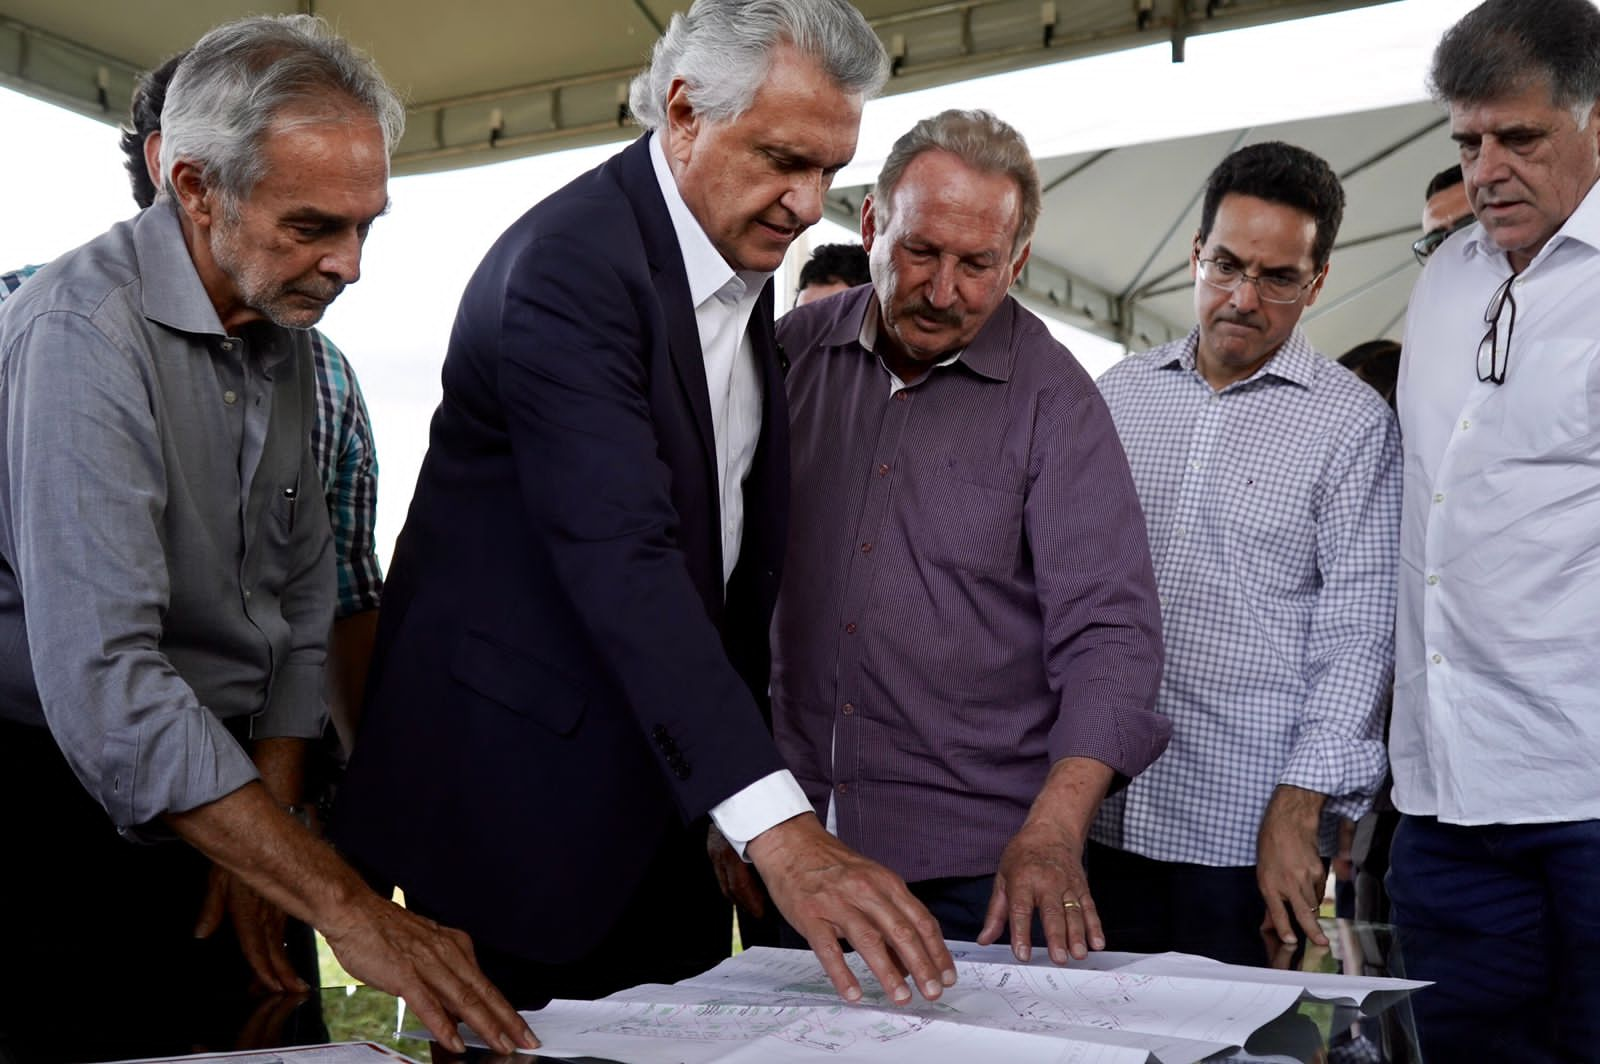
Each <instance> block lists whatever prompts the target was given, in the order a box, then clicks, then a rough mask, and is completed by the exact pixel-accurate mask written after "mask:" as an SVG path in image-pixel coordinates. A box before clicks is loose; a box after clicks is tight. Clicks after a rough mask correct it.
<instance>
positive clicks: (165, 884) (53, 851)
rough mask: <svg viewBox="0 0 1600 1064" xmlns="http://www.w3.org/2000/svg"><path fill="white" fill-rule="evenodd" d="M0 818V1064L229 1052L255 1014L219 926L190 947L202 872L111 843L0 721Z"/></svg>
mask: <svg viewBox="0 0 1600 1064" xmlns="http://www.w3.org/2000/svg"><path fill="white" fill-rule="evenodd" d="M0 809H5V810H7V812H8V813H9V817H8V824H7V829H6V839H5V847H6V849H5V857H4V860H3V861H0V912H3V913H4V914H5V917H6V932H5V937H4V939H3V940H0V941H3V945H0V1061H28V1062H30V1064H31V1062H35V1061H37V1062H45V1061H79V1060H113V1059H126V1058H129V1057H144V1056H166V1055H169V1054H179V1053H191V1052H195V1051H196V1049H197V1048H205V1049H232V1048H234V1044H235V1041H236V1036H237V1033H238V1031H239V1030H240V1029H241V1028H243V1027H244V1026H245V1025H246V1024H247V1023H248V1022H249V1020H250V1019H251V1017H252V1016H253V1015H254V1014H255V1013H256V1011H257V1009H258V1007H259V1006H260V1005H261V1004H262V1002H261V1001H260V999H253V998H251V997H250V996H249V995H248V993H247V991H248V989H249V987H250V984H251V981H252V976H251V973H250V970H249V966H248V965H247V964H246V963H245V961H244V958H243V955H242V954H241V953H240V950H239V947H238V943H237V940H236V939H235V938H234V936H233V932H232V928H231V927H230V926H228V925H227V924H226V922H225V923H224V926H223V927H222V928H221V929H219V930H218V931H217V933H216V934H214V935H212V937H210V938H208V939H196V938H195V937H194V925H195V920H196V918H197V917H198V916H199V912H200V904H201V900H202V899H203V898H204V896H205V890H206V885H207V880H208V877H209V874H210V867H211V866H210V862H209V861H208V860H207V859H206V858H205V857H204V856H202V855H201V854H200V853H198V852H196V851H195V850H194V849H192V848H191V847H189V846H188V845H186V844H184V843H182V842H178V841H171V842H165V843H160V844H156V845H141V844H136V843H132V842H129V841H127V840H126V839H124V838H122V837H121V836H119V835H118V834H117V832H116V829H115V828H113V827H112V825H111V821H110V819H109V818H108V817H107V816H106V813H105V811H104V810H103V809H101V808H100V806H99V805H98V804H97V803H96V802H95V801H94V800H93V799H92V798H90V797H89V795H88V793H87V792H86V791H85V790H84V789H83V787H82V785H81V784H80V783H79V782H78V780H77V777H75V776H74V775H73V774H72V771H71V769H70V768H68V766H67V763H66V760H65V758H63V757H62V755H61V752H60V750H59V749H58V748H57V747H56V745H55V741H54V740H53V739H52V738H51V737H50V734H49V732H47V731H45V730H44V729H42V728H33V727H28V726H24V725H18V724H12V723H9V722H0ZM301 941H302V943H303V945H304V946H305V947H306V948H307V949H308V950H309V958H307V957H306V956H305V955H304V954H302V955H301V956H300V957H297V958H294V959H295V960H296V967H297V970H300V971H301V972H302V975H303V976H304V975H306V973H308V972H309V973H310V975H309V979H308V981H310V982H311V984H312V985H313V986H315V985H316V976H315V970H316V950H315V945H314V944H313V943H312V942H311V941H310V936H309V934H307V935H306V936H305V937H304V938H303V939H302V940H301ZM307 963H308V964H309V968H307V967H304V965H306V964H307ZM313 997H314V995H313ZM296 1022H299V1021H296ZM310 1028H311V1029H310V1030H308V1032H307V1038H308V1039H309V1040H310V1041H313V1042H314V1041H319V1040H325V1038H326V1036H325V1032H320V1030H319V1028H320V1023H319V1022H312V1023H311V1024H310ZM319 1034H321V1037H320V1038H319V1037H317V1035H319Z"/></svg>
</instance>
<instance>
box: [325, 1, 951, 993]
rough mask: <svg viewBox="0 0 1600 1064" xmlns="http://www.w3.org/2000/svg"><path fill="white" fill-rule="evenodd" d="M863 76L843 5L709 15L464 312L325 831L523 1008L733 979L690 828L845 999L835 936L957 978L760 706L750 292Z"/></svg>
mask: <svg viewBox="0 0 1600 1064" xmlns="http://www.w3.org/2000/svg"><path fill="white" fill-rule="evenodd" d="M885 66H886V64H885V59H884V55H883V50H882V46H881V44H879V42H878V40H877V38H876V37H875V36H874V35H873V33H872V31H871V29H870V28H869V27H868V26H867V24H866V23H865V21H864V20H863V19H862V18H861V16H860V14H859V13H857V12H856V11H855V10H854V9H853V8H851V7H850V6H849V4H848V3H846V2H845V0H825V2H818V0H699V2H697V3H696V4H695V5H694V6H693V7H692V8H691V10H690V12H689V13H688V14H687V15H686V16H677V17H674V19H673V21H672V24H671V25H670V26H669V28H668V30H667V32H666V34H665V36H664V37H663V38H662V40H661V41H660V42H659V43H658V44H657V46H656V51H655V55H654V57H653V60H652V64H651V67H650V69H649V70H647V71H646V72H645V73H643V74H641V75H640V76H639V78H638V79H637V80H636V81H635V83H634V87H633V100H632V103H633V108H634V112H635V114H636V115H637V116H638V117H639V120H640V121H641V123H642V124H643V125H645V126H646V127H647V128H648V129H649V130H650V131H651V132H650V133H648V134H647V135H646V136H645V137H644V138H642V139H640V140H639V141H638V142H636V143H635V144H633V145H632V146H631V147H629V148H627V149H626V150H625V151H623V152H622V153H621V154H619V155H617V156H616V157H614V158H613V159H611V160H610V161H609V162H607V163H606V164H604V165H603V166H601V167H600V168H599V169H597V170H595V171H593V172H591V173H589V174H586V175H584V176H583V177H580V178H578V179H577V180H576V181H574V182H573V183H572V184H571V185H569V186H567V187H566V188H565V189H563V190H561V191H560V192H558V193H556V194H555V195H553V196H551V197H550V198H549V199H547V200H545V201H544V202H543V203H541V204H539V205H538V206H537V207H535V208H534V209H533V210H531V211H530V212H528V214H526V215H525V216H524V217H523V218H522V219H521V220H519V221H518V222H517V223H516V224H515V225H513V226H512V227H511V229H510V230H508V231H507V232H506V234H505V235H504V236H503V237H501V239H500V240H499V242H498V243H497V244H496V245H495V246H494V248H493V249H492V250H491V251H490V252H489V254H488V256H487V258H486V259H485V260H484V262H483V264H482V265H481V266H480V267H479V269H478V271H477V273H476V274H475V275H474V277H473V279H472V281H471V283H470V284H469V285H468V287H467V290H466V294H465V295H464V297H463V298H462V302H461V309H460V312H459V314H458V316H457V319H456V324H455V329H454V333H453V335H452V337H451V341H450V350H449V354H448V356H447V357H446V359H445V365H444V399H443V402H442V403H441V405H440V407H439V410H438V412H437V413H436V415H435V417H434V421H433V427H432V437H431V441H430V445H429V450H428V455H427V459H426V460H425V462H424V464H423V468H422V471H421V474H420V477H419V479H418V483H417V489H416V496H415V498H414V499H413V502H412V505H411V511H410V514H409V516H408V517H407V520H406V526H405V530H404V532H403V533H402V535H401V537H400V539H399V542H398V544H397V546H396V551H395V557H394V564H393V566H392V572H391V576H390V582H389V585H388V587H387V589H386V594H385V599H384V609H383V615H382V619H381V622H380V629H379V634H378V646H377V650H376V653H375V656H374V662H373V673H372V676H371V680H370V683H369V688H368V690H369V700H368V707H367V711H366V714H365V717H364V720H363V730H362V732H361V735H360V738H359V740H358V743H357V747H356V752H355V756H354V759H353V761H352V764H351V766H350V771H349V775H348V778H347V780H346V783H345V788H344V794H343V800H342V806H341V808H340V810H339V812H338V816H337V826H336V834H337V837H338V839H339V841H340V843H341V844H342V845H343V846H344V847H345V849H346V850H347V851H348V852H350V853H351V854H352V855H353V856H354V857H355V858H356V859H357V860H358V861H359V862H361V863H362V864H363V865H365V866H366V867H368V868H369V869H370V870H371V871H372V872H373V873H375V874H376V875H380V876H383V877H385V878H392V879H393V880H394V881H396V882H398V883H399V884H400V886H401V887H403V888H404V890H405V892H406V898H407V901H408V904H410V905H411V906H412V907H413V908H415V909H417V910H419V911H420V912H423V913H425V914H427V915H430V916H433V917H435V918H437V919H439V920H441V921H447V922H449V923H451V924H453V925H455V926H459V927H463V928H465V929H466V930H467V931H468V932H469V933H470V934H471V935H472V937H473V939H474V941H475V943H476V944H477V949H478V956H479V959H480V961H481V962H482V964H483V967H484V969H485V970H486V971H487V972H488V973H490V975H491V977H492V978H493V979H494V980H495V982H496V984H497V985H498V986H500V987H501V989H502V990H503V991H504V992H505V993H506V994H507V996H508V997H510V998H511V999H512V1000H513V1002H514V1003H516V1004H518V1005H522V1006H527V1005H533V1004H537V1003H539V1002H540V1001H541V1000H542V999H545V998H549V997H551V996H557V995H559V996H563V997H585V996H598V995H601V994H605V993H608V992H610V991H613V990H616V989H618V988H619V987H621V986H627V985H631V984H633V983H637V982H641V981H659V982H667V981H671V980H676V979H679V978H683V977H685V976H688V975H690V974H692V973H694V972H696V971H699V970H702V969H704V968H706V967H708V966H709V965H711V964H714V963H715V962H716V961H717V960H718V959H720V958H721V957H723V956H726V954H727V946H728V937H729V926H730V921H729V907H728V905H727V903H726V902H725V901H723V900H722V899H721V898H720V897H719V895H718V891H717V888H716V883H715V880H714V878H713V875H712V871H711V868H710V864H709V862H708V860H707V856H706V834H705V832H706V826H707V824H706V818H707V816H708V815H709V817H710V818H711V819H712V820H713V821H714V822H715V823H716V825H717V827H719V828H720V829H721V832H722V834H723V835H725V836H727V838H728V840H729V842H731V843H732V844H733V846H734V848H735V849H736V850H738V851H740V852H741V853H743V854H745V855H746V856H747V857H748V859H750V860H751V861H753V863H754V864H755V865H756V867H757V869H758V870H759V871H760V872H761V874H762V876H763V877H764V878H765V880H766V882H767V885H768V888H769V889H770V890H771V893H772V895H773V899H774V901H775V902H776V903H777V906H778V908H779V909H780V911H782V912H783V914H784V915H785V916H786V917H787V918H788V919H789V921H790V923H791V924H793V925H794V926H795V927H796V928H797V929H798V930H799V931H800V932H801V933H802V934H804V935H805V936H806V937H807V939H808V940H809V941H810V942H811V943H812V945H813V947H814V948H815V949H816V951H817V953H818V955H819V957H821V959H822V961H823V964H824V966H825V967H826V968H827V969H828V971H829V974H830V976H831V977H832V979H833V981H834V983H835V985H836V986H837V988H838V989H839V992H840V993H841V995H843V996H845V997H846V998H847V999H851V1000H853V999H854V998H856V997H858V996H859V995H860V989H859V987H858V986H857V984H856V981H855V979H854V978H853V977H852V976H851V975H850V974H849V971H848V969H847V968H846V967H845V964H844V959H843V955H842V953H841V951H840V948H839V944H838V938H839V937H840V936H843V937H845V938H847V939H849V940H850V941H851V942H852V943H853V944H854V945H855V946H856V947H857V948H858V949H859V950H860V952H861V954H862V956H863V957H864V958H866V959H867V960H868V962H869V963H870V964H871V966H872V970H873V972H874V973H875V974H876V975H877V976H878V978H879V979H880V980H881V981H882V982H883V983H884V985H885V987H886V988H889V989H890V992H891V994H892V995H893V996H894V997H895V999H896V1000H909V998H910V990H909V989H908V988H907V986H906V982H905V979H906V976H907V975H908V974H909V975H911V976H913V977H914V979H915V981H916V984H917V987H918V989H920V990H921V991H922V992H923V993H924V994H925V995H926V996H928V997H937V996H938V994H939V991H940V987H941V985H949V984H950V983H951V982H953V980H954V974H955V973H954V965H953V963H952V962H951V960H950V957H949V954H948V952H947V951H946V949H945V947H944V945H943V942H942V940H941V939H940V935H939V930H938V925H937V923H936V922H935V921H934V920H933V919H932V917H931V916H929V915H928V913H927V911H926V910H925V909H923V908H922V906H921V905H920V904H919V903H918V902H917V901H916V900H915V899H913V898H912V897H911V895H910V894H909V892H908V891H907V890H906V889H905V886H904V884H903V883H902V882H901V881H900V880H899V879H898V877H896V876H895V875H894V874H893V873H891V872H889V871H888V870H887V869H885V868H883V867H882V866H880V865H877V864H875V863H874V862H871V861H868V860H866V859H865V858H863V857H861V856H859V855H858V854H856V853H854V852H853V851H851V850H849V849H848V848H846V847H844V846H843V845H842V844H841V843H839V842H838V841H837V840H836V839H834V838H833V837H832V836H830V835H828V834H827V833H826V832H825V831H824V830H823V829H822V826H821V825H820V823H818V821H817V819H816V817H815V816H814V815H813V814H812V812H811V811H810V805H809V803H808V802H807V801H806V799H805V797H804V795H803V794H802V793H801V792H800V791H799V788H798V786H797V785H796V784H795V782H794V779H793V777H792V776H790V775H789V773H788V771H787V770H786V769H784V768H783V765H782V762H781V761H780V759H779V756H778V754H777V751H776V749H775V747H774V745H773V742H772V739H771V737H770V733H769V730H768V727H767V724H766V723H765V721H764V719H763V713H762V710H761V709H760V708H758V706H759V704H760V703H762V702H763V701H764V699H765V691H766V688H767V682H768V658H767V629H768V623H769V620H770V617H771V612H772V605H773V601H774V597H775V594H776V591H777V583H778V575H779V568H780V564H781V558H782V554H783V547H784V536H785V516H786V508H787V498H788V490H789V487H788V446H789V445H788V437H787V411H786V408H785V404H784V390H783V384H782V380H781V377H780V366H779V363H780V355H779V352H778V349H777V346H776V344H775V342H774V340H773V335H772V317H773V294H772V282H771V273H772V271H773V270H774V269H776V268H777V266H778V265H779V263H780V262H781V261H782V259H783V255H784V252H785V251H786V250H787V248H788V246H789V244H790V242H791V241H792V240H793V239H794V238H795V237H796V236H798V235H799V234H800V233H801V232H802V231H803V230H804V229H805V228H806V227H807V226H809V225H811V224H812V223H814V222H815V221H816V220H817V219H818V218H819V217H820V216H821V211H822V202H821V198H822V195H823V194H824V193H825V192H826V190H827V187H828V185H829V182H830V181H831V179H832V177H833V175H834V173H836V172H837V171H838V170H839V169H840V168H841V167H842V166H843V165H844V164H845V163H847V162H848V161H849V159H850V157H851V155H852V154H853V153H854V151H855V141H856V131H857V128H858V125H859V120H860V113H861V106H862V101H863V98H864V97H865V96H866V95H868V94H870V93H872V92H875V91H876V90H877V89H878V87H879V86H881V84H882V82H883V78H884V70H885ZM841 637H842V638H847V637H848V636H847V635H845V634H844V633H841Z"/></svg>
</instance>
